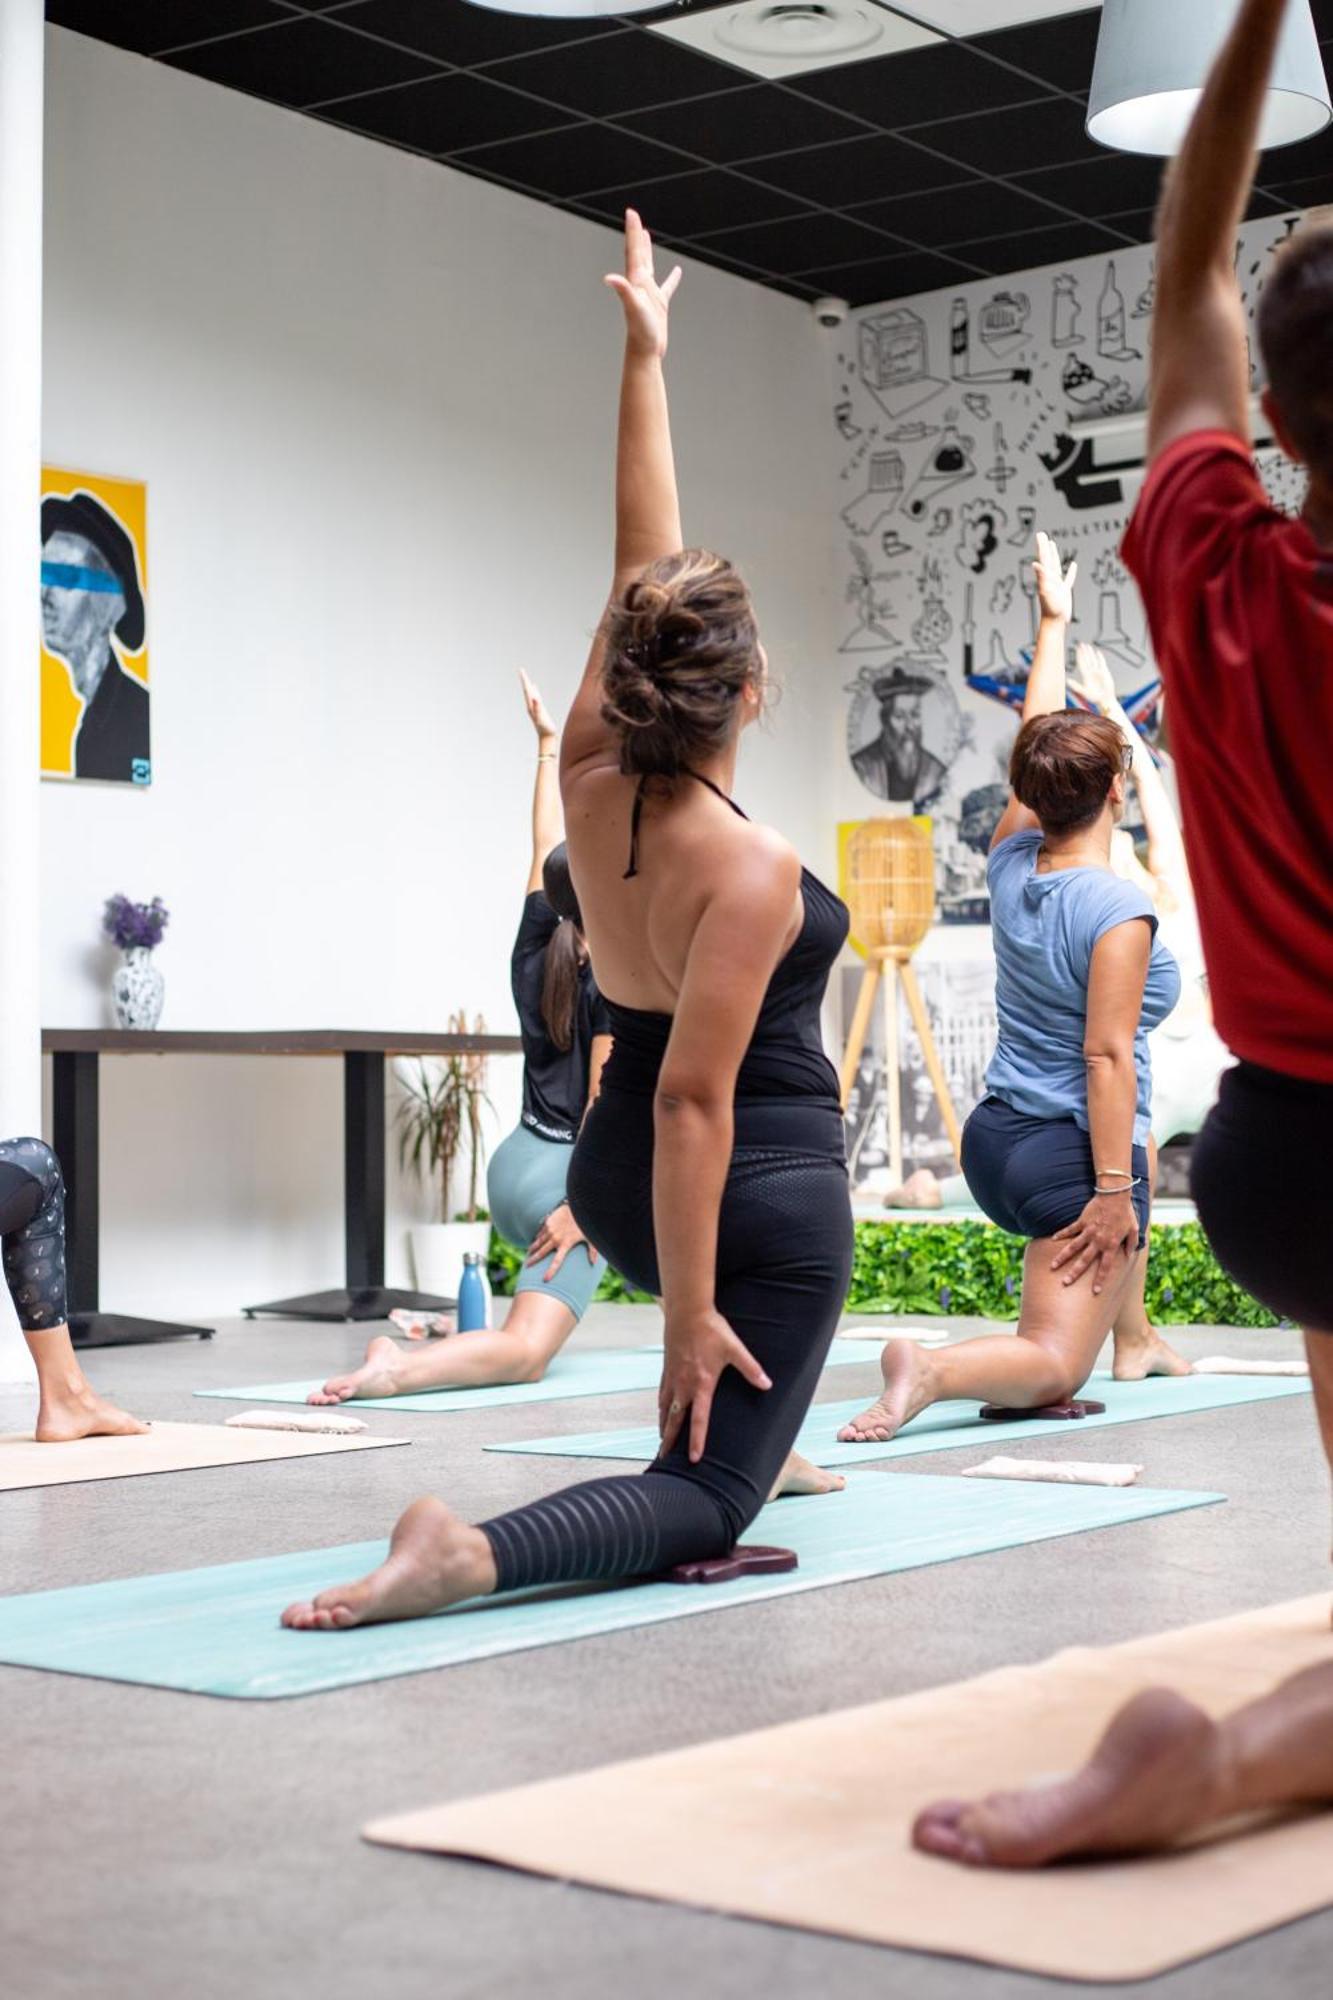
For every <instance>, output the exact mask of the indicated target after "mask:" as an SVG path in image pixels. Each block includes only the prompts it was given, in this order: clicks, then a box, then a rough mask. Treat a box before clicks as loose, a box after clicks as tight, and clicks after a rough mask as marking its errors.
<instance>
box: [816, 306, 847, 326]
mask: <svg viewBox="0 0 1333 2000" xmlns="http://www.w3.org/2000/svg"><path fill="white" fill-rule="evenodd" d="M810 310H811V312H812V313H813V314H814V316H815V322H816V324H817V325H818V326H841V325H842V323H843V321H844V320H845V319H846V317H847V313H848V310H849V308H848V305H847V301H846V299H816V300H815V302H814V304H813V305H812V306H811V308H810Z"/></svg>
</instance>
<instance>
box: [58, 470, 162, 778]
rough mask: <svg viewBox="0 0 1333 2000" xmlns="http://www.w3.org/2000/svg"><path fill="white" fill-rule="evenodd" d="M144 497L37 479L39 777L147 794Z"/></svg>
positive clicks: (67, 477) (134, 488) (109, 485)
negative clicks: (134, 788) (91, 781)
mask: <svg viewBox="0 0 1333 2000" xmlns="http://www.w3.org/2000/svg"><path fill="white" fill-rule="evenodd" d="M149 700H150V698H149V691H148V489H147V487H146V486H145V485H144V484H143V483H142V481H140V480H135V479H105V478H101V477H99V476H97V475H95V474H92V473H86V472H64V471H61V470H59V469H58V468H57V467H55V466H45V467H43V470H42V776H43V777H44V778H100V779H102V780H104V781H107V782H109V783H111V784H120V785H147V784H149V783H150V782H151V780H152V775H153V764H152V752H151V747H150V734H149Z"/></svg>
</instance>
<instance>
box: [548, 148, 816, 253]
mask: <svg viewBox="0 0 1333 2000" xmlns="http://www.w3.org/2000/svg"><path fill="white" fill-rule="evenodd" d="M583 206H584V207H585V208H589V209H592V210H593V211H594V212H595V213H597V214H599V215H605V216H607V217H608V218H610V219H612V220H615V219H618V218H619V217H620V216H621V215H623V214H624V212H625V210H626V209H627V208H637V209H638V211H639V213H640V215H641V216H642V217H643V219H644V221H645V222H646V223H647V224H648V227H649V228H650V229H651V230H653V231H655V232H666V231H671V232H673V233H674V234H676V235H678V236H689V237H691V238H693V237H698V236H706V235H708V234H709V233H710V232H712V231H715V230H718V229H741V228H744V227H745V226H746V225H748V224H750V223H756V222H773V221H775V220H776V219H777V218H778V217H779V216H783V215H793V214H797V213H800V212H802V204H801V202H800V201H799V200H798V199H797V197H796V196H795V195H790V194H783V193H782V192H781V191H780V190H779V189H777V188H769V187H760V186H758V185H757V184H756V183H755V182H754V181H747V180H742V179H741V178H740V176H739V175H738V174H728V173H724V172H722V171H720V170H719V169H717V168H712V167H709V168H705V169H704V170H703V171H702V172H701V173H690V174H681V175H679V176H678V177H677V178H676V179H674V180H669V181H630V182H628V183H627V184H626V185H625V186H624V187H618V188H612V189H611V190H609V191H608V192H607V193H605V194H599V195H596V196H593V197H592V198H590V199H588V200H585V202H584V203H583ZM804 212H805V213H807V214H808V213H809V211H808V210H805V211H804ZM732 247H733V248H735V247H736V246H735V245H733V246H732Z"/></svg>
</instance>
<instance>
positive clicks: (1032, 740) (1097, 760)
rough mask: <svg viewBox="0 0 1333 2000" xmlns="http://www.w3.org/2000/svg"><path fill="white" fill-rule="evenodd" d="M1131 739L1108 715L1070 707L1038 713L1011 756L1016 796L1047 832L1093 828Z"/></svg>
mask: <svg viewBox="0 0 1333 2000" xmlns="http://www.w3.org/2000/svg"><path fill="white" fill-rule="evenodd" d="M1125 748H1126V745H1125V740H1124V738H1123V737H1122V736H1121V734H1120V731H1119V730H1118V729H1117V728H1116V726H1115V724H1114V723H1113V722H1108V721H1107V720H1106V718H1105V716H1102V715H1085V714H1083V713H1082V712H1081V711H1080V710H1077V709H1064V710H1062V711H1061V712H1060V713H1059V714H1058V715H1034V716H1033V718H1032V720H1031V721H1030V722H1025V723H1024V724H1023V727H1022V728H1021V729H1020V730H1019V732H1018V737H1017V740H1016V742H1015V743H1014V748H1013V754H1012V755H1011V757H1010V759H1009V783H1010V784H1011V785H1012V787H1013V791H1014V796H1015V798H1016V799H1018V801H1019V803H1020V804H1021V805H1025V806H1026V807H1027V809H1028V811H1029V812H1034V813H1035V814H1036V815H1037V818H1038V819H1039V820H1040V821H1041V824H1042V828H1043V830H1044V831H1046V832H1049V833H1077V832H1078V831H1079V829H1080V828H1081V827H1085V826H1091V825H1092V823H1093V821H1094V820H1095V819H1096V817H1097V815H1098V814H1099V813H1100V812H1101V810H1102V807H1103V806H1104V805H1105V804H1106V800H1107V797H1108V795H1109V793H1110V790H1111V786H1112V785H1113V784H1114V782H1115V780H1116V778H1117V777H1118V776H1119V775H1120V773H1121V772H1122V771H1123V770H1124V768H1125V755H1124V753H1125Z"/></svg>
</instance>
